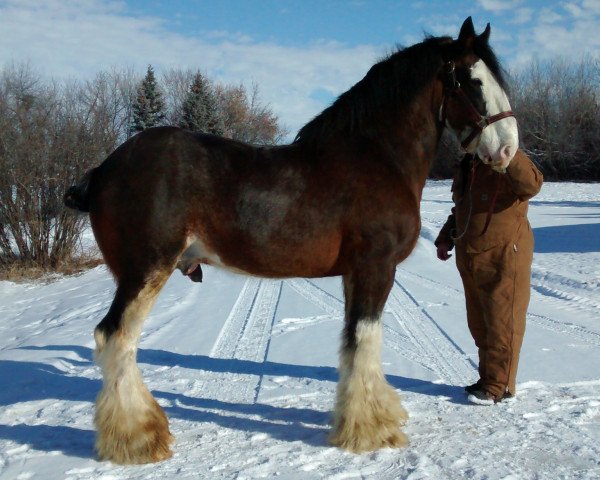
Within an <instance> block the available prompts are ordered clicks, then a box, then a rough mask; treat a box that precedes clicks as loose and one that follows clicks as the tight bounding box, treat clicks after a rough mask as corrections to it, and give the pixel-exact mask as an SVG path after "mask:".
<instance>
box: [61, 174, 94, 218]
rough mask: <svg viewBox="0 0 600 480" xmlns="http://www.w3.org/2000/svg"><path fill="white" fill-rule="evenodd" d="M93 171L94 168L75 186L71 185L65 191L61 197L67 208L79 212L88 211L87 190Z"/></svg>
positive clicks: (88, 199)
mask: <svg viewBox="0 0 600 480" xmlns="http://www.w3.org/2000/svg"><path fill="white" fill-rule="evenodd" d="M95 170H96V169H95V168H92V169H91V170H89V171H88V172H87V173H86V174H85V175H84V176H83V178H82V179H81V180H80V181H79V182H78V183H77V185H73V186H72V187H69V188H68V189H67V191H66V193H65V196H64V197H63V202H64V204H65V205H66V206H67V207H69V208H73V209H75V210H79V211H80V212H89V211H90V197H89V190H90V184H91V182H92V178H93V175H94V171H95Z"/></svg>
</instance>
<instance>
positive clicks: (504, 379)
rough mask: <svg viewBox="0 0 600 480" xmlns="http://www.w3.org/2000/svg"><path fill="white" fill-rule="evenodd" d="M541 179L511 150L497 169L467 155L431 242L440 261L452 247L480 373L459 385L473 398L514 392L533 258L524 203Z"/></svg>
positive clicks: (488, 399) (495, 398) (489, 399)
mask: <svg viewBox="0 0 600 480" xmlns="http://www.w3.org/2000/svg"><path fill="white" fill-rule="evenodd" d="M542 183H543V176H542V174H541V172H540V171H539V170H538V169H537V168H536V167H535V165H534V164H533V163H532V162H531V160H530V159H529V158H528V157H527V155H525V153H523V152H522V151H521V150H518V151H517V153H516V154H515V156H514V158H513V160H512V161H511V163H510V165H509V166H508V168H507V169H506V171H502V172H500V171H496V170H494V169H493V168H491V167H489V166H488V165H485V164H483V163H482V162H481V160H479V159H478V158H477V157H474V156H472V155H470V154H467V155H466V156H465V157H464V158H463V160H462V161H461V164H460V168H459V172H458V173H457V175H456V176H455V178H454V182H453V184H452V200H453V201H454V204H455V206H454V208H452V213H451V214H450V216H449V217H448V220H447V221H446V223H445V225H444V226H443V227H442V229H441V231H440V233H439V235H438V237H437V239H436V241H435V245H436V247H437V256H438V258H439V259H440V260H444V261H445V260H448V258H450V257H451V255H450V254H449V253H448V252H449V251H450V250H452V248H454V247H456V265H457V267H458V271H459V273H460V276H461V278H462V281H463V286H464V290H465V299H466V306H467V323H468V326H469V330H470V332H471V335H472V336H473V339H474V340H475V345H476V346H477V348H478V350H479V377H480V378H479V380H478V381H477V383H475V384H473V385H470V386H468V387H465V390H466V391H467V393H469V400H470V401H471V402H473V403H479V404H493V403H495V402H499V401H501V400H502V399H506V398H510V397H512V396H514V395H515V393H516V387H515V381H516V376H517V366H518V362H519V352H520V350H521V344H522V342H523V335H524V334H525V315H526V312H527V306H528V305H529V296H530V281H531V261H532V258H533V233H532V231H531V226H530V225H529V221H528V220H527V208H528V205H529V201H528V200H529V199H530V198H531V197H533V196H534V195H536V194H537V193H538V192H539V191H540V189H541V187H542Z"/></svg>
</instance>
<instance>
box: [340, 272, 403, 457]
mask: <svg viewBox="0 0 600 480" xmlns="http://www.w3.org/2000/svg"><path fill="white" fill-rule="evenodd" d="M394 270H395V268H394V266H393V265H388V266H381V268H376V267H374V266H365V267H364V268H362V269H360V270H357V271H355V272H353V273H352V274H349V275H346V276H344V294H345V297H346V315H345V327H344V331H343V338H342V347H341V351H340V368H339V370H340V380H339V383H338V386H337V400H336V406H335V413H334V425H333V430H332V432H331V435H330V438H329V440H330V442H331V443H332V444H333V445H337V446H339V447H342V448H345V449H348V450H351V451H354V452H363V451H372V450H376V449H378V448H382V447H399V446H404V445H406V443H407V439H406V436H405V435H404V434H403V433H402V432H401V431H400V428H399V427H400V425H401V424H403V423H404V422H405V421H406V418H407V414H406V411H405V410H404V409H403V408H402V406H401V405H400V398H399V396H398V394H397V393H396V391H395V390H394V389H393V388H392V387H391V385H389V384H388V383H387V381H386V379H385V377H384V375H383V370H382V366H381V344H382V320H381V315H382V312H383V307H384V304H385V301H386V299H387V296H388V294H389V292H390V289H391V287H392V283H393V278H394Z"/></svg>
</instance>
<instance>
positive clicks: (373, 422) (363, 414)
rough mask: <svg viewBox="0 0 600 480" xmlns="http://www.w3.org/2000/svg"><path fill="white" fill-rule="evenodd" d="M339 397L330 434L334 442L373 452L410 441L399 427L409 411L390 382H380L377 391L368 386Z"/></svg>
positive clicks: (351, 448)
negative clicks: (369, 389)
mask: <svg viewBox="0 0 600 480" xmlns="http://www.w3.org/2000/svg"><path fill="white" fill-rule="evenodd" d="M341 391H342V392H344V393H345V394H342V395H341V396H340V397H338V402H337V405H336V413H335V418H334V423H333V429H332V431H331V434H330V435H329V442H330V443H331V444H332V445H335V446H337V447H340V448H343V449H345V450H350V451H351V452H355V453H360V452H371V451H374V450H378V449H380V448H399V447H405V446H406V445H408V438H407V437H406V435H405V434H404V433H403V432H402V431H401V430H400V427H401V426H402V425H404V424H405V423H406V420H407V419H408V414H407V413H406V410H404V408H403V407H402V405H401V404H400V397H399V396H398V394H397V393H396V392H395V390H394V389H393V388H392V387H391V386H390V385H388V384H387V383H381V384H379V385H378V388H377V389H376V391H375V392H370V393H369V394H365V390H359V391H355V392H353V393H354V394H353V395H348V394H347V393H348V392H347V391H345V389H343V388H342V390H341Z"/></svg>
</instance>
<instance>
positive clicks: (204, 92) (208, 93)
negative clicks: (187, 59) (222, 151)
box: [179, 72, 224, 135]
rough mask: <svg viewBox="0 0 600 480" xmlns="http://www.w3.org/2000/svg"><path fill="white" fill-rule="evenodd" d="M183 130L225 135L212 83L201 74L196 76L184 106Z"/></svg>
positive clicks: (181, 123) (181, 124)
mask: <svg viewBox="0 0 600 480" xmlns="http://www.w3.org/2000/svg"><path fill="white" fill-rule="evenodd" d="M179 125H180V126H181V127H182V128H186V129H188V130H192V131H201V132H206V133H212V134H214V135H223V132H224V125H223V120H222V118H221V116H220V115H219V112H218V109H217V102H216V98H215V95H214V93H213V91H212V88H211V85H210V82H209V81H208V80H207V79H206V78H205V77H204V76H203V75H202V74H201V73H200V72H198V73H196V75H194V80H193V81H192V84H191V85H190V89H189V91H188V93H187V96H186V98H185V100H184V101H183V106H182V118H181V121H180V124H179Z"/></svg>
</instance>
